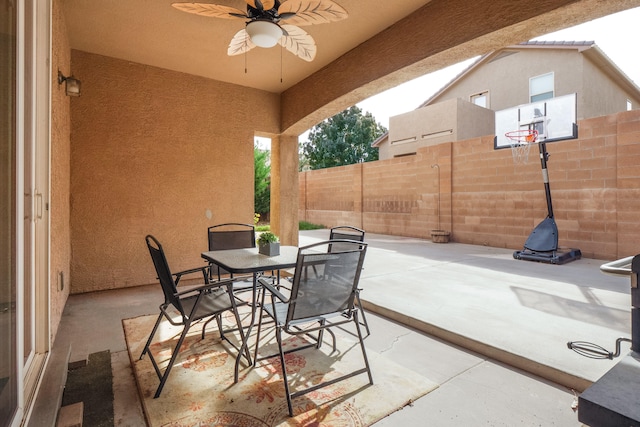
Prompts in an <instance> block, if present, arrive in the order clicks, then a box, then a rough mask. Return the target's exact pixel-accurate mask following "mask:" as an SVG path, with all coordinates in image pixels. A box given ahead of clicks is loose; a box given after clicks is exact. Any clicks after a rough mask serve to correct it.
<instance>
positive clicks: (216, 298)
mask: <svg viewBox="0 0 640 427" xmlns="http://www.w3.org/2000/svg"><path fill="white" fill-rule="evenodd" d="M145 241H146V243H147V248H148V249H149V253H150V255H151V259H152V261H153V265H154V267H155V270H156V274H157V276H158V280H159V281H160V285H161V287H162V291H163V293H164V303H162V304H161V305H160V314H159V315H158V319H157V320H156V323H155V325H154V327H153V330H152V331H151V334H150V335H149V339H148V340H147V343H146V344H145V346H144V349H143V350H142V354H141V355H140V359H142V358H144V355H145V354H149V359H150V360H151V363H152V364H153V367H154V369H155V371H156V374H157V375H158V378H159V379H160V385H159V386H158V388H157V390H156V393H155V395H154V398H157V397H159V396H160V393H162V389H163V388H164V385H165V383H166V381H167V378H168V377H169V373H170V372H171V368H172V367H173V365H174V364H175V363H176V360H177V357H178V353H179V351H180V346H181V345H182V343H183V341H184V339H185V338H186V336H187V333H188V332H189V329H190V328H191V326H193V325H194V324H196V323H200V322H201V321H204V324H203V325H202V339H204V334H205V330H206V327H207V325H208V324H209V322H211V321H212V320H214V319H215V320H216V322H217V324H218V330H219V332H220V337H221V338H222V339H224V340H225V341H227V342H228V343H229V344H231V345H232V346H233V347H234V348H236V349H237V350H239V347H238V346H237V345H236V344H234V343H233V342H232V341H230V340H229V338H228V337H227V336H225V332H232V331H238V332H239V334H240V342H244V340H245V337H244V330H243V328H242V323H241V321H240V316H239V314H238V311H237V307H236V299H235V298H234V295H233V281H232V280H231V279H229V280H221V281H216V282H210V281H209V277H208V274H207V270H208V268H207V267H206V266H203V267H202V268H201V269H200V270H198V269H192V270H189V271H191V272H195V271H201V272H202V274H203V277H204V279H205V283H204V284H203V285H200V286H197V287H189V288H188V289H186V290H184V291H178V287H177V283H176V280H174V275H173V274H171V270H170V269H169V264H168V262H167V258H166V256H165V253H164V249H163V248H162V245H161V244H160V242H158V240H157V239H156V238H155V237H153V236H151V235H147V236H146V237H145ZM227 311H231V312H232V313H233V315H234V317H235V321H236V328H234V329H232V330H227V331H224V330H223V327H222V319H221V315H222V314H223V313H224V312H227ZM163 318H165V319H167V320H168V321H169V323H171V324H172V325H173V326H182V333H181V334H180V338H179V339H178V342H177V344H176V346H175V347H174V349H173V351H172V354H171V360H170V361H169V363H168V365H167V367H166V368H165V370H164V373H162V371H161V369H160V367H159V365H158V362H157V361H156V359H155V358H154V357H153V354H152V352H151V351H150V350H149V346H150V345H151V342H152V341H153V337H154V335H155V334H156V331H157V330H158V327H159V326H160V323H161V321H162V319H163ZM245 357H246V359H247V361H248V362H249V364H251V356H250V353H249V351H248V350H247V351H246V353H245Z"/></svg>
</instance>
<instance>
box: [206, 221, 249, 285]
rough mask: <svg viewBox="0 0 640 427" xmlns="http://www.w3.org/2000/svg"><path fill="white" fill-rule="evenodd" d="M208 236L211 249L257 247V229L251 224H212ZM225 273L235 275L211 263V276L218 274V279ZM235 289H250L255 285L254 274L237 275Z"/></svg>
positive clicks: (230, 275) (231, 276)
mask: <svg viewBox="0 0 640 427" xmlns="http://www.w3.org/2000/svg"><path fill="white" fill-rule="evenodd" d="M207 238H208V241H209V250H210V251H223V250H228V249H245V248H255V247H256V229H255V227H254V226H253V225H251V224H242V223H238V222H228V223H225V224H217V225H212V226H211V227H209V228H208V229H207ZM223 275H229V277H230V278H233V275H232V274H230V273H229V272H228V271H225V270H224V269H223V268H221V267H219V266H217V265H215V264H212V263H210V264H209V277H210V278H213V277H215V276H217V278H218V280H220V279H221V278H222V276H223ZM235 279H236V280H235V281H234V285H233V290H234V291H235V292H244V291H250V290H251V289H252V286H253V275H248V276H242V277H236V278H235Z"/></svg>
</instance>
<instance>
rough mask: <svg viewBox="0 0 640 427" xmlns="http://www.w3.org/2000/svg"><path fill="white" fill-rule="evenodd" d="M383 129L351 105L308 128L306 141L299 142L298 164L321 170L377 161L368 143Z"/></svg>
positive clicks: (369, 116) (383, 131)
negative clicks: (307, 139) (309, 129)
mask: <svg viewBox="0 0 640 427" xmlns="http://www.w3.org/2000/svg"><path fill="white" fill-rule="evenodd" d="M386 131H387V129H386V128H385V127H384V126H382V125H381V124H379V123H377V122H376V120H375V118H374V117H373V115H371V113H369V112H367V113H366V114H363V113H362V110H361V109H360V108H358V107H357V106H355V105H354V106H352V107H350V108H348V109H346V110H344V111H343V112H341V113H339V114H336V115H335V116H333V117H331V118H329V119H327V120H325V121H323V122H321V123H319V124H318V125H316V126H314V127H313V128H312V129H311V131H310V132H309V141H306V142H303V143H301V147H300V165H301V167H302V166H304V165H308V166H309V167H310V168H311V169H323V168H330V167H333V166H342V165H351V164H354V163H362V162H371V161H374V160H378V149H377V148H373V147H371V144H372V143H373V141H375V140H376V139H377V138H378V137H380V136H381V135H383V134H384V133H385V132H386Z"/></svg>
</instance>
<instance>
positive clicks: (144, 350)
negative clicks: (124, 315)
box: [139, 312, 162, 360]
mask: <svg viewBox="0 0 640 427" xmlns="http://www.w3.org/2000/svg"><path fill="white" fill-rule="evenodd" d="M161 320H162V312H161V313H160V314H159V315H158V320H156V324H155V325H153V329H152V330H151V334H150V335H149V339H148V340H147V343H146V344H145V345H144V349H143V350H142V354H140V359H139V360H142V358H143V357H144V355H145V354H147V352H148V351H149V346H150V345H151V341H152V340H153V336H154V335H155V334H156V330H157V329H158V326H159V325H160V321H161Z"/></svg>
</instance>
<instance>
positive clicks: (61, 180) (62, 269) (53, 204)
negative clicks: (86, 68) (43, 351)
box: [49, 1, 74, 342]
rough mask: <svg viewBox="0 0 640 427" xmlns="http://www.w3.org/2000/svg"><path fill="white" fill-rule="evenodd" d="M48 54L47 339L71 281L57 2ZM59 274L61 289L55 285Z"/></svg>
mask: <svg viewBox="0 0 640 427" xmlns="http://www.w3.org/2000/svg"><path fill="white" fill-rule="evenodd" d="M51 13H52V21H51V23H52V41H51V44H52V55H51V195H50V208H49V218H50V235H51V250H50V254H51V255H50V267H49V295H50V299H51V305H50V330H51V335H52V337H51V339H52V342H53V338H54V337H55V334H56V332H57V330H58V324H59V323H60V318H61V316H62V310H63V309H64V305H65V303H66V301H67V297H68V296H69V290H70V287H69V286H68V284H69V280H70V278H71V229H70V205H69V200H70V184H71V182H70V176H71V155H70V153H71V108H70V104H71V102H73V101H74V100H72V99H71V98H69V97H68V96H66V94H65V87H64V84H63V85H58V81H57V78H58V70H60V71H62V73H63V74H64V75H65V76H68V75H71V74H72V72H73V70H72V68H71V51H70V49H69V40H68V38H67V29H66V24H65V20H64V15H63V14H62V10H61V6H60V2H59V1H54V2H53V4H52V12H51ZM60 273H62V274H63V276H64V279H65V281H66V285H65V287H64V289H61V288H60V286H59V285H58V277H59V275H60Z"/></svg>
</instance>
